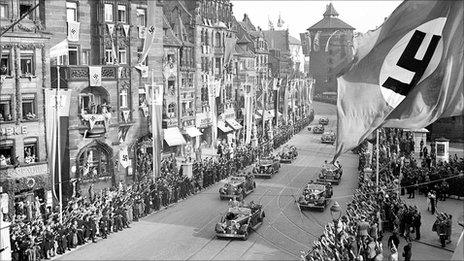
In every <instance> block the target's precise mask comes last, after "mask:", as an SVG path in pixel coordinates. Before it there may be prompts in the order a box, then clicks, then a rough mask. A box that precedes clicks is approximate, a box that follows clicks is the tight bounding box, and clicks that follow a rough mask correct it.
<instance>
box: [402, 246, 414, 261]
mask: <svg viewBox="0 0 464 261" xmlns="http://www.w3.org/2000/svg"><path fill="white" fill-rule="evenodd" d="M403 257H404V261H411V258H412V244H411V242H408V244H407V245H405V246H404V248H403Z"/></svg>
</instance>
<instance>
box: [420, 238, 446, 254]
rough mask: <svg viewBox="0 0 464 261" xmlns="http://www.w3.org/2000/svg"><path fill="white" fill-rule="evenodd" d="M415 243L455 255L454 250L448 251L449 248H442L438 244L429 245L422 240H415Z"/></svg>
mask: <svg viewBox="0 0 464 261" xmlns="http://www.w3.org/2000/svg"><path fill="white" fill-rule="evenodd" d="M413 242H417V243H420V244H423V245H427V246H431V247H435V248H438V249H442V250H446V251H448V252H451V253H454V250H451V249H448V248H446V247H442V246H440V245H436V244H432V243H427V242H425V241H421V240H414V241H413Z"/></svg>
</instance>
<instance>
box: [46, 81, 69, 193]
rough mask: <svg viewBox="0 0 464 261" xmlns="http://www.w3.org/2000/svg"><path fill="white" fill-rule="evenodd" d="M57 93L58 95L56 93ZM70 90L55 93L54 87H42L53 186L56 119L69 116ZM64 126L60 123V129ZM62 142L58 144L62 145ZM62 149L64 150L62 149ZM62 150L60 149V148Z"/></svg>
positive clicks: (56, 131) (56, 150)
mask: <svg viewBox="0 0 464 261" xmlns="http://www.w3.org/2000/svg"><path fill="white" fill-rule="evenodd" d="M57 94H58V95H57ZM71 95H72V91H71V90H59V92H58V93H57V90H56V89H44V96H45V97H44V99H45V119H46V120H45V129H46V130H47V131H46V136H45V138H46V141H47V147H46V149H47V153H48V155H52V156H50V159H49V160H48V167H49V169H50V175H51V180H52V182H53V186H55V184H56V183H55V174H56V171H57V168H55V167H56V166H55V165H56V163H57V162H56V156H53V155H57V152H58V149H59V147H58V143H57V137H58V135H60V134H59V133H58V128H57V121H58V117H69V109H70V103H71ZM65 128H66V126H63V125H62V129H61V131H62V130H64V129H65ZM62 141H63V140H62ZM62 146H63V144H60V147H62ZM63 151H64V150H63ZM60 152H62V150H60ZM62 159H63V158H62ZM52 192H53V193H54V194H53V195H54V197H55V198H57V196H56V193H55V192H56V191H55V189H53V190H52Z"/></svg>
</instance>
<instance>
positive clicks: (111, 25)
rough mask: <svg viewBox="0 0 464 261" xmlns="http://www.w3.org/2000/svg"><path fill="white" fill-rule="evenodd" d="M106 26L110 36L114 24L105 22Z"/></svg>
mask: <svg viewBox="0 0 464 261" xmlns="http://www.w3.org/2000/svg"><path fill="white" fill-rule="evenodd" d="M106 28H108V34H109V35H110V36H112V35H113V32H114V24H106Z"/></svg>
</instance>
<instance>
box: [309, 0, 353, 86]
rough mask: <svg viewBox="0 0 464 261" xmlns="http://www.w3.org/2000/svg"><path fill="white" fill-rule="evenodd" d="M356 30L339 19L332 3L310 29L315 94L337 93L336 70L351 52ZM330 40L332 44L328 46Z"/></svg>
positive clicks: (311, 72)
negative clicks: (348, 52)
mask: <svg viewBox="0 0 464 261" xmlns="http://www.w3.org/2000/svg"><path fill="white" fill-rule="evenodd" d="M354 29H355V28H353V27H352V26H350V25H349V24H347V23H345V22H344V21H342V20H341V19H339V18H338V13H337V11H336V10H335V8H334V6H333V5H332V3H330V4H328V5H327V6H326V10H325V12H324V17H323V18H322V20H320V21H319V22H317V23H315V24H314V25H312V26H311V27H309V28H308V31H309V34H310V41H312V47H313V48H312V50H311V53H310V61H311V63H310V65H309V73H310V75H311V76H312V77H313V78H314V79H315V80H316V83H315V94H322V93H324V92H336V91H337V80H336V75H334V68H335V67H336V66H337V65H338V64H339V61H340V60H341V59H342V58H344V57H345V55H346V53H347V51H349V50H351V44H352V42H353V31H354ZM331 36H332V37H331ZM329 38H330V42H329V44H327V41H328V40H329ZM326 46H327V47H328V50H327V52H326V50H325V48H326Z"/></svg>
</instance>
